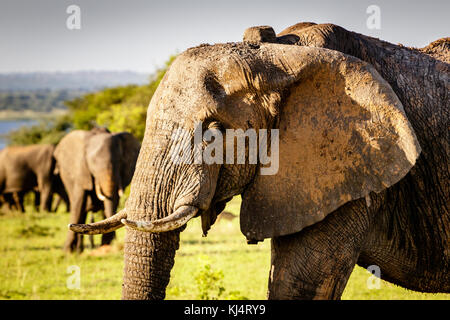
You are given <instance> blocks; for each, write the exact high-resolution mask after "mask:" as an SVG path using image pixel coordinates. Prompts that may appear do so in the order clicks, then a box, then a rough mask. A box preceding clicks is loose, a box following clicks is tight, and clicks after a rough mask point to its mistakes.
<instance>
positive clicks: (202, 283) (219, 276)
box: [194, 263, 248, 300]
mask: <svg viewBox="0 0 450 320" xmlns="http://www.w3.org/2000/svg"><path fill="white" fill-rule="evenodd" d="M223 277H224V276H223V271H222V270H217V271H216V270H213V268H212V267H211V264H210V263H205V264H204V265H203V266H202V267H201V268H200V270H199V271H198V272H197V273H196V275H195V277H194V280H195V284H196V286H197V299H200V300H219V299H223V300H248V298H247V297H245V296H243V295H242V294H241V293H240V292H239V291H230V292H228V293H227V292H226V290H225V288H224V285H223Z"/></svg>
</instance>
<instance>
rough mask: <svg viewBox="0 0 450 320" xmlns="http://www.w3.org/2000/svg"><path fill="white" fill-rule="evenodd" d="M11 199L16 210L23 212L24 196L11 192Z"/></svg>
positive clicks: (20, 193)
mask: <svg viewBox="0 0 450 320" xmlns="http://www.w3.org/2000/svg"><path fill="white" fill-rule="evenodd" d="M12 198H13V201H14V205H15V207H16V210H18V211H21V212H25V207H24V206H23V198H24V194H23V193H22V192H13V193H12Z"/></svg>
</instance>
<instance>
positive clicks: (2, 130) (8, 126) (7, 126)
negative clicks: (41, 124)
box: [0, 120, 36, 150]
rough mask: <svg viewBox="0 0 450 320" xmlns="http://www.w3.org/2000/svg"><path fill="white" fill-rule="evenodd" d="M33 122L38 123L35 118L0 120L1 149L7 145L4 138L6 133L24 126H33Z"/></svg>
mask: <svg viewBox="0 0 450 320" xmlns="http://www.w3.org/2000/svg"><path fill="white" fill-rule="evenodd" d="M33 124H36V121H35V120H0V150H1V149H3V148H4V147H6V141H5V139H4V138H3V135H4V134H7V133H8V132H10V131H12V130H16V129H19V128H20V127H22V126H32V125H33Z"/></svg>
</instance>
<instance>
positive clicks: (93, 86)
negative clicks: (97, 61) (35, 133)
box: [0, 71, 149, 119]
mask: <svg viewBox="0 0 450 320" xmlns="http://www.w3.org/2000/svg"><path fill="white" fill-rule="evenodd" d="M145 83H149V75H148V74H143V73H136V72H131V71H78V72H31V73H4V74H1V73H0V119H17V118H35V117H42V115H44V114H49V113H52V112H55V111H56V112H61V111H64V110H66V106H65V103H64V102H65V101H67V100H72V99H74V98H76V97H79V96H81V95H83V94H86V93H89V92H93V91H99V90H102V89H104V88H109V87H117V86H125V85H142V84H145Z"/></svg>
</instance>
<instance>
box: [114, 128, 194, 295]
mask: <svg viewBox="0 0 450 320" xmlns="http://www.w3.org/2000/svg"><path fill="white" fill-rule="evenodd" d="M147 122H148V123H153V124H155V122H154V121H151V122H149V121H148V120H147ZM157 124H158V126H159V125H160V123H157ZM176 126H177V125H176V124H173V123H172V124H171V123H167V122H166V125H165V126H163V128H159V129H158V130H155V128H151V127H150V128H149V127H147V129H146V131H147V134H146V136H145V138H144V141H143V143H142V147H141V151H140V154H139V158H138V161H137V164H136V170H135V174H134V177H133V180H132V182H131V190H130V196H129V198H128V199H127V203H126V205H125V210H126V213H127V218H126V219H127V220H125V221H123V220H122V221H123V222H125V223H127V222H128V220H129V221H130V223H132V222H133V221H139V222H140V223H144V224H149V225H151V224H152V222H153V223H155V222H156V221H162V223H163V224H164V223H165V222H167V220H170V221H169V224H170V226H175V228H169V229H164V230H152V232H150V233H149V232H144V231H141V230H135V229H133V227H131V228H130V227H127V234H126V237H125V248H124V251H125V252H124V254H125V265H124V279H123V288H122V290H123V291H122V298H123V299H145V300H147V299H164V297H165V289H166V287H167V285H168V283H169V279H170V272H171V269H172V267H173V264H174V259H175V252H176V250H177V249H178V247H179V239H180V237H179V234H180V231H181V230H182V229H183V227H184V224H185V223H186V222H187V220H189V219H186V217H187V216H189V218H192V217H193V216H194V215H195V214H196V212H197V210H198V209H196V208H197V207H198V203H199V202H198V200H197V199H198V195H199V194H200V192H199V189H200V188H201V184H199V183H197V181H196V180H195V174H193V172H195V173H197V174H198V172H199V170H198V168H197V170H192V169H193V168H192V166H190V165H183V164H178V165H177V164H175V163H174V162H173V161H172V158H171V156H170V150H171V149H172V147H173V145H174V143H176V142H175V141H174V140H172V138H171V137H172V134H173V132H174V130H175V129H176ZM187 134H188V135H189V134H190V133H187ZM191 180H194V181H195V184H194V183H193V182H192V181H191ZM186 207H188V208H193V210H188V211H189V212H188V213H186V212H184V213H181V214H180V215H181V216H182V218H183V219H182V220H183V221H182V222H183V223H181V224H178V222H174V220H172V218H173V217H174V216H177V217H178V214H179V213H180V211H179V210H176V209H179V208H186ZM194 211H195V213H193V212H194ZM175 220H177V219H175ZM177 221H180V220H177ZM172 222H174V224H173V223H172ZM157 224H158V225H159V223H157ZM166 230H171V231H167V232H164V231H166ZM155 231H156V232H160V233H155Z"/></svg>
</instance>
